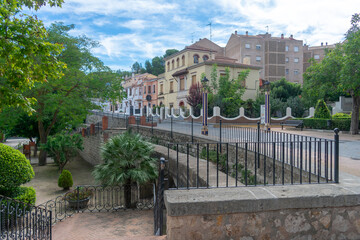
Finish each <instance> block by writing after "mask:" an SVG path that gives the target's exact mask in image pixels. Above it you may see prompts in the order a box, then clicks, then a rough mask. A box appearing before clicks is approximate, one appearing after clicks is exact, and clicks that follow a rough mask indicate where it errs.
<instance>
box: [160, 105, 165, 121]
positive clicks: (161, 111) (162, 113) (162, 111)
mask: <svg viewBox="0 0 360 240" xmlns="http://www.w3.org/2000/svg"><path fill="white" fill-rule="evenodd" d="M164 111H165V109H164V107H161V108H160V120H163V119H164Z"/></svg>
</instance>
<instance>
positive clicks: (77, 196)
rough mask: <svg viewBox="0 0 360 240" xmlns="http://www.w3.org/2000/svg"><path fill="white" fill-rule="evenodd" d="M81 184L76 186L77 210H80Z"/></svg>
mask: <svg viewBox="0 0 360 240" xmlns="http://www.w3.org/2000/svg"><path fill="white" fill-rule="evenodd" d="M79 194H80V193H79V186H77V187H76V211H77V212H79V207H80V206H79V204H80V202H79Z"/></svg>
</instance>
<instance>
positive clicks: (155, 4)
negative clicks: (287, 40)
mask: <svg viewBox="0 0 360 240" xmlns="http://www.w3.org/2000/svg"><path fill="white" fill-rule="evenodd" d="M356 11H357V12H360V1H359V0H342V1H340V0H301V1H298V0H183V1H164V0H128V1H125V0H65V3H64V4H63V6H62V8H50V7H43V8H42V9H41V10H39V11H37V12H35V11H33V14H35V15H37V16H38V17H39V19H41V20H43V22H44V24H45V25H46V26H50V24H51V23H53V22H55V21H57V22H63V23H64V24H75V29H74V30H72V31H71V34H72V35H74V36H78V35H86V36H87V37H89V38H91V39H93V40H96V41H98V42H99V43H100V47H98V48H96V49H93V50H92V52H93V54H94V55H95V56H96V57H98V58H100V59H101V60H102V61H103V62H104V63H105V65H107V66H109V67H110V68H111V69H113V70H126V71H129V70H130V69H131V65H132V64H133V63H134V62H136V61H137V62H139V63H142V64H143V65H144V62H145V60H151V59H152V58H153V57H155V56H162V55H163V54H164V53H165V50H166V49H172V48H175V49H178V50H182V49H183V48H184V47H185V46H188V45H191V44H192V43H193V42H196V41H198V40H199V39H200V38H208V39H209V38H210V26H208V24H209V23H211V36H212V37H211V40H212V41H214V42H215V43H217V44H219V45H220V46H222V47H224V46H226V43H227V41H228V39H229V37H230V35H231V34H232V33H234V31H235V30H237V31H238V34H245V32H246V31H248V32H249V34H250V35H256V34H263V33H265V32H266V31H267V30H268V32H269V33H270V34H272V36H276V37H279V36H280V35H281V34H282V33H283V34H284V35H285V37H289V36H290V35H291V34H292V35H293V36H294V38H295V39H299V40H303V41H304V43H306V44H308V45H310V46H317V45H320V44H321V42H324V44H325V42H328V43H329V44H333V43H337V42H340V41H342V40H344V34H345V32H346V31H347V29H348V28H349V27H350V20H351V16H352V15H353V14H354V13H356Z"/></svg>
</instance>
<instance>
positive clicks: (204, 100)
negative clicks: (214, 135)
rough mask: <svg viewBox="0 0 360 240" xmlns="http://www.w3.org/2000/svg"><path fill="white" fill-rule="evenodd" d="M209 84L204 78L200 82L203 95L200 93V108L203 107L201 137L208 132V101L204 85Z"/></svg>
mask: <svg viewBox="0 0 360 240" xmlns="http://www.w3.org/2000/svg"><path fill="white" fill-rule="evenodd" d="M207 82H209V80H208V79H207V78H206V77H204V78H203V79H202V80H201V83H202V88H203V93H202V106H203V119H202V120H203V121H202V128H201V134H202V135H206V136H207V135H208V133H209V130H208V126H207V125H208V124H207V120H208V100H207V90H206V83H207Z"/></svg>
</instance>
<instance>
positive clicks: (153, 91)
mask: <svg viewBox="0 0 360 240" xmlns="http://www.w3.org/2000/svg"><path fill="white" fill-rule="evenodd" d="M153 93H155V85H153Z"/></svg>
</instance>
